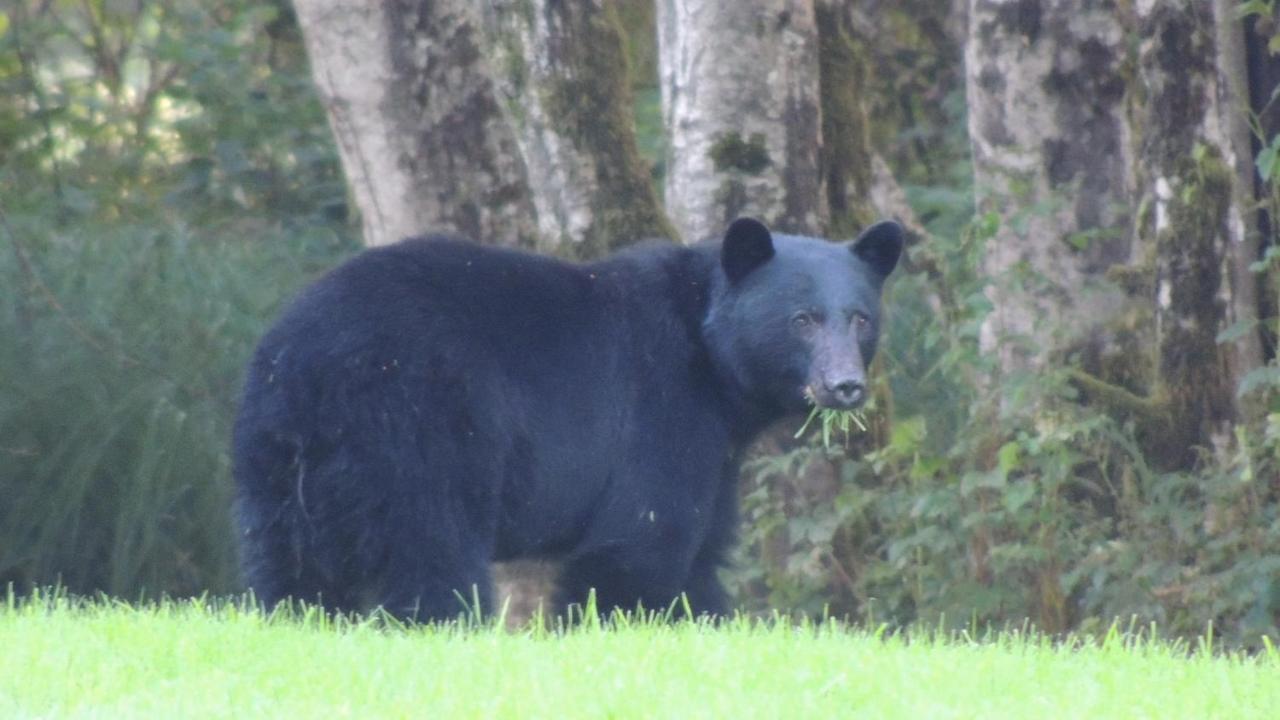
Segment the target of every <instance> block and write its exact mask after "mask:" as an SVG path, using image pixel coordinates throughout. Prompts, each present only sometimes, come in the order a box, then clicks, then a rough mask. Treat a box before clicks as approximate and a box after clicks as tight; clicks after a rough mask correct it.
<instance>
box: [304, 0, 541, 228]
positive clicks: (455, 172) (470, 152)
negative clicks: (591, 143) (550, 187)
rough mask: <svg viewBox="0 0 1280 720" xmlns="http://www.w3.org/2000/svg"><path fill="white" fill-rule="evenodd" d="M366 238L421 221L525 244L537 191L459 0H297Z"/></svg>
mask: <svg viewBox="0 0 1280 720" xmlns="http://www.w3.org/2000/svg"><path fill="white" fill-rule="evenodd" d="M295 8H296V10H297V16H298V22H299V24H300V25H301V27H302V31H303V36H304V37H305V39H306V44H307V51H308V55H309V56H310V59H311V68H312V75H313V77H314V78H315V82H316V85H317V87H318V89H319V91H320V96H321V98H322V100H323V102H324V104H325V108H326V110H327V111H328V115H329V124H330V126H331V127H332V129H333V133H334V137H335V138H336V139H337V142H338V149H339V151H340V153H341V156H342V164H343V169H344V170H345V172H346V176H347V182H348V185H349V186H350V188H351V192H352V195H353V197H354V199H355V203H356V205H357V207H359V209H360V213H361V217H362V220H363V223H364V239H365V242H366V243H367V244H369V245H382V244H386V243H391V242H395V241H397V240H399V239H401V238H403V237H405V236H408V235H414V234H419V233H422V232H425V231H447V232H457V233H462V234H464V235H466V236H469V237H472V238H475V239H477V240H481V241H483V242H487V243H495V244H501V245H521V246H532V245H534V244H535V240H536V238H537V234H538V224H537V220H536V216H535V209H534V203H533V201H532V197H533V196H532V193H531V192H530V188H529V182H528V181H527V175H526V170H525V164H524V159H523V157H522V156H521V154H520V152H519V148H518V146H517V144H516V140H515V137H514V135H513V134H512V132H511V130H510V128H509V127H508V126H507V124H506V122H505V120H504V118H503V116H502V112H501V109H500V107H499V105H498V102H497V99H496V96H495V94H494V88H493V83H492V82H491V80H490V74H489V70H488V68H487V67H486V63H485V56H484V52H483V45H482V43H481V42H480V38H479V37H478V35H477V33H476V30H475V18H474V17H473V12H474V10H473V7H472V5H471V4H470V3H467V2H465V1H464V0H451V1H444V2H440V1H437V2H414V1H411V0H388V1H387V2H382V1H381V0H377V1H375V0H332V1H329V0H297V2H295Z"/></svg>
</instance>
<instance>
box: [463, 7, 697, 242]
mask: <svg viewBox="0 0 1280 720" xmlns="http://www.w3.org/2000/svg"><path fill="white" fill-rule="evenodd" d="M479 6H480V7H481V9H482V17H483V23H482V24H483V27H484V29H485V33H484V34H485V37H486V39H487V41H486V44H487V47H488V54H489V56H490V57H491V58H492V59H493V63H492V65H493V69H494V71H495V75H494V81H495V83H496V87H497V94H498V97H499V98H500V100H501V104H502V108H503V110H504V114H505V116H506V119H507V121H508V122H509V123H510V125H511V127H512V128H513V129H514V131H515V136H516V139H517V142H518V143H519V146H520V150H521V154H522V155H523V157H524V160H525V163H526V166H527V167H528V173H529V177H530V178H535V179H536V180H535V181H534V182H531V183H530V185H531V191H532V197H533V202H534V204H535V205H536V207H537V210H538V227H539V230H540V233H541V236H542V239H543V242H544V243H546V244H547V246H548V247H549V248H550V249H558V251H560V252H561V253H565V254H573V255H576V256H579V257H584V256H586V257H590V256H595V255H599V254H602V253H603V252H605V251H608V250H611V249H615V248H617V247H619V246H621V245H624V244H626V243H629V242H632V241H634V240H637V239H641V238H646V237H672V236H673V230H672V228H671V226H670V224H669V223H668V222H667V219H666V216H665V214H664V212H663V210H662V207H661V205H660V204H659V202H658V198H657V194H656V193H655V191H654V189H653V184H652V182H651V181H650V178H649V170H648V167H647V166H646V163H645V162H644V161H643V160H642V159H641V157H640V153H639V151H638V150H637V148H636V138H635V131H634V121H633V116H634V111H633V99H632V97H631V85H630V83H629V82H628V73H627V58H626V55H625V51H624V43H623V37H622V32H621V29H620V28H619V25H618V15H617V9H616V8H615V7H614V4H613V3H612V2H606V1H604V0H582V1H581V2H558V1H556V0H488V1H486V2H482V3H480V4H479Z"/></svg>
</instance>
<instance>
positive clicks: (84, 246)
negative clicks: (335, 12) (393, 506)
mask: <svg viewBox="0 0 1280 720" xmlns="http://www.w3.org/2000/svg"><path fill="white" fill-rule="evenodd" d="M99 5H100V3H83V4H68V3H38V4H35V5H32V4H30V3H19V4H18V5H17V6H14V7H12V8H10V7H8V6H6V7H5V9H4V10H3V11H0V20H3V22H0V97H3V98H5V100H4V101H3V102H0V213H2V216H0V498H3V500H2V501H0V587H3V586H5V585H7V584H12V586H13V587H15V588H16V589H18V590H19V591H22V590H24V589H27V588H30V587H33V586H36V585H45V584H60V585H61V586H63V587H65V588H68V589H71V590H74V591H78V592H91V591H104V592H108V593H112V594H115V595H119V596H123V597H128V598H136V597H138V596H139V595H142V594H154V593H172V594H192V593H199V592H204V591H215V592H221V591H229V590H232V589H234V588H236V587H237V582H236V578H235V563H234V548H233V542H232V541H233V533H232V529H231V522H230V517H229V512H230V481H229V473H228V464H229V461H228V452H227V444H228V437H229V431H230V423H231V418H232V413H233V408H234V406H235V404H236V402H237V394H238V392H239V375H240V372H241V369H242V368H243V366H244V364H245V363H246V361H247V359H248V357H249V353H250V349H251V347H252V344H253V342H254V340H255V338H256V337H257V336H258V335H259V334H260V333H261V331H262V330H263V326H264V323H265V322H266V320H267V318H269V317H270V316H271V315H272V314H273V313H274V312H275V311H276V308H277V306H278V305H279V304H280V303H281V302H282V300H283V299H284V298H285V297H287V296H288V295H289V294H290V293H292V292H293V291H294V290H295V289H296V288H298V287H299V286H300V285H301V284H302V283H303V282H305V281H306V280H307V279H308V278H310V277H312V276H314V275H315V274H316V273H317V272H319V271H320V270H321V269H323V268H326V267H329V266H331V265H332V264H334V263H335V262H337V260H338V259H339V258H340V257H341V256H343V255H345V254H346V253H348V252H350V251H351V250H352V249H353V247H354V243H353V242H352V240H351V233H350V232H349V227H350V226H349V225H348V222H349V219H348V218H346V217H345V190H344V188H343V183H342V177H341V173H340V171H339V167H338V162H337V157H336V153H335V151H334V148H333V147H332V141H331V139H330V136H329V132H328V128H327V126H326V125H325V121H324V114H323V111H322V109H321V108H320V106H319V104H318V103H317V102H316V99H315V97H314V90H313V89H312V87H311V83H310V78H309V76H308V73H307V71H306V64H305V54H304V52H303V49H302V44H301V39H300V37H299V36H298V34H297V29H296V26H295V25H294V23H293V22H292V18H291V16H290V15H289V11H288V9H287V7H286V6H285V5H282V4H278V3H263V2H256V1H251V0H219V2H215V3H203V2H194V1H193V0H179V1H178V2H173V3H143V4H139V5H138V6H137V8H135V9H134V10H135V11H130V12H124V11H115V10H111V11H102V10H101V8H99ZM94 8H98V10H95V9H94ZM84 38H96V39H98V40H97V41H101V42H102V43H104V44H103V45H102V46H101V47H99V48H98V51H97V52H94V51H93V49H92V48H90V47H89V46H87V45H86V44H85V42H84ZM95 42H96V41H95Z"/></svg>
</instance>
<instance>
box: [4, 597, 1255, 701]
mask: <svg viewBox="0 0 1280 720" xmlns="http://www.w3.org/2000/svg"><path fill="white" fill-rule="evenodd" d="M0 645H2V646H3V647H4V648H5V652H4V653H0V716H2V717H37V716H38V717H73V716H74V717H113V718H114V717H140V716H142V717H290V718H294V717H330V716H337V717H447V718H465V717H519V718H525V717H552V718H562V717H584V718H603V717H712V718H715V717H726V718H740V717H770V718H784V717H785V718H807V717H903V718H934V717H981V718H993V717H1018V718H1050V717H1052V718H1069V717H1079V718H1111V717H1114V718H1134V717H1152V718H1155V717H1159V718H1178V717H1185V718H1215V717H1217V718H1250V717H1257V718H1262V717H1274V713H1275V709H1276V708H1277V707H1280V654H1278V653H1277V652H1276V651H1275V650H1274V648H1271V649H1269V651H1268V652H1266V653H1264V654H1261V655H1258V656H1252V657H1250V656H1245V655H1240V654H1227V655H1222V654H1218V655H1215V654H1212V653H1209V652H1206V651H1204V650H1203V649H1200V648H1188V647H1187V646H1186V645H1185V644H1178V643H1166V642H1164V641H1160V640H1156V639H1152V637H1151V636H1150V634H1142V635H1134V634H1126V633H1122V632H1118V631H1113V632H1112V633H1111V634H1109V635H1108V636H1107V637H1106V638H1104V639H1101V640H1097V641H1092V640H1090V641H1084V640H1081V641H1058V642H1054V641H1051V640H1049V639H1046V638H1043V637H1039V636H1035V635H1028V634H1025V633H1017V632H1008V633H1002V634H997V635H994V636H992V637H991V638H990V639H986V640H975V639H971V638H969V637H968V636H965V635H952V636H943V635H941V634H939V633H933V632H917V633H909V634H900V635H888V634H885V633H883V632H873V631H866V630H857V629H853V630H851V629H848V628H844V627H842V626H840V625H838V624H834V623H829V624H821V625H807V626H795V625H791V624H787V623H781V622H761V621H752V620H747V619H740V620H736V621H731V622H727V623H725V624H723V625H721V626H718V627H717V626H712V625H709V624H705V623H703V624H690V623H677V624H667V623H655V622H646V621H630V622H616V623H605V624H589V625H585V626H581V627H578V628H576V629H572V630H568V631H563V630H560V631H555V630H548V629H546V628H531V629H529V630H526V631H523V632H505V631H501V630H495V629H493V628H492V627H491V626H478V627H470V628H467V627H460V626H456V625H455V626H445V627H427V628H410V629H405V628H397V627H392V626H388V624H387V623H385V622H379V621H350V620H345V619H337V620H334V619H331V618H326V617H324V616H323V615H322V614H320V613H316V612H314V611H312V612H305V613H292V614H290V613H277V614H275V615H271V616H266V615H263V614H262V613H260V612H258V611H256V610H253V609H250V608H247V607H246V606H245V605H243V604H235V603H200V602H193V603H169V604H160V605H148V606H142V607H138V606H131V605H126V604H115V603H83V602H77V601H73V600H68V599H65V598H64V599H57V600H40V601H35V602H26V603H22V602H14V601H10V602H9V604H8V605H7V606H3V607H0Z"/></svg>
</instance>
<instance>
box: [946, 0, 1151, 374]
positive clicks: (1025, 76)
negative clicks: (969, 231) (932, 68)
mask: <svg viewBox="0 0 1280 720" xmlns="http://www.w3.org/2000/svg"><path fill="white" fill-rule="evenodd" d="M967 26H968V42H967V44H966V47H965V74H966V90H967V95H968V100H969V133H970V139H971V142H972V148H973V162H974V180H975V192H976V194H977V199H978V207H979V212H980V213H982V212H995V213H996V214H997V215H998V216H999V218H1000V225H999V229H998V231H997V232H996V234H995V237H993V238H991V239H990V240H989V244H988V246H987V255H986V262H985V271H986V273H987V275H988V276H989V277H990V278H992V280H993V282H992V285H991V287H990V290H989V293H988V295H989V297H990V299H991V301H992V304H993V308H994V309H993V310H992V312H991V314H990V316H989V317H988V319H987V321H986V322H985V323H984V325H983V328H982V333H981V344H982V347H983V350H984V352H985V353H989V354H993V355H994V356H995V357H996V358H997V365H998V375H1000V376H1004V375H1009V374H1014V373H1019V372H1022V373H1025V372H1026V371H1030V370H1034V369H1036V368H1037V367H1038V366H1040V365H1041V364H1043V363H1044V362H1045V361H1046V360H1048V359H1049V358H1050V357H1052V354H1051V353H1050V352H1046V351H1047V350H1050V349H1052V348H1058V349H1061V348H1063V347H1064V346H1065V345H1066V344H1068V343H1069V342H1075V341H1078V340H1079V339H1080V338H1081V337H1082V336H1085V335H1086V334H1088V333H1089V332H1091V331H1093V330H1095V329H1097V327H1098V326H1099V324H1100V322H1102V321H1104V320H1105V319H1107V318H1108V317H1110V316H1111V315H1112V313H1113V310H1114V309H1115V308H1116V306H1117V305H1118V297H1117V296H1116V294H1115V293H1113V292H1109V291H1108V290H1107V289H1106V288H1105V287H1104V286H1103V284H1102V283H1100V282H1099V280H1101V278H1102V274H1103V273H1104V272H1105V270H1106V269H1107V268H1108V267H1109V266H1111V265H1112V264H1115V263H1124V262H1127V261H1128V260H1129V256H1130V243H1129V237H1128V234H1127V232H1126V228H1127V207H1126V205H1125V203H1124V200H1125V187H1126V172H1127V165H1126V150H1127V146H1126V142H1125V139H1126V132H1127V129H1126V126H1125V123H1124V112H1123V111H1124V93H1125V85H1124V81H1123V79H1122V75H1121V67H1122V64H1123V62H1124V60H1125V42H1126V40H1125V36H1124V33H1123V29H1122V28H1121V27H1120V25H1119V24H1118V23H1117V19H1116V14H1115V8H1114V6H1113V5H1112V4H1111V3H1109V2H1100V3H1089V4H1087V5H1086V6H1084V7H1082V6H1081V4H1080V3H1078V2H1075V1H1074V0H1018V1H1017V2H1013V1H1009V0H972V1H971V3H970V5H969V14H968V19H967ZM1056 332H1065V336H1057V337H1055V333H1056ZM1024 377H1025V376H1024ZM997 382H999V379H998V378H997Z"/></svg>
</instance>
